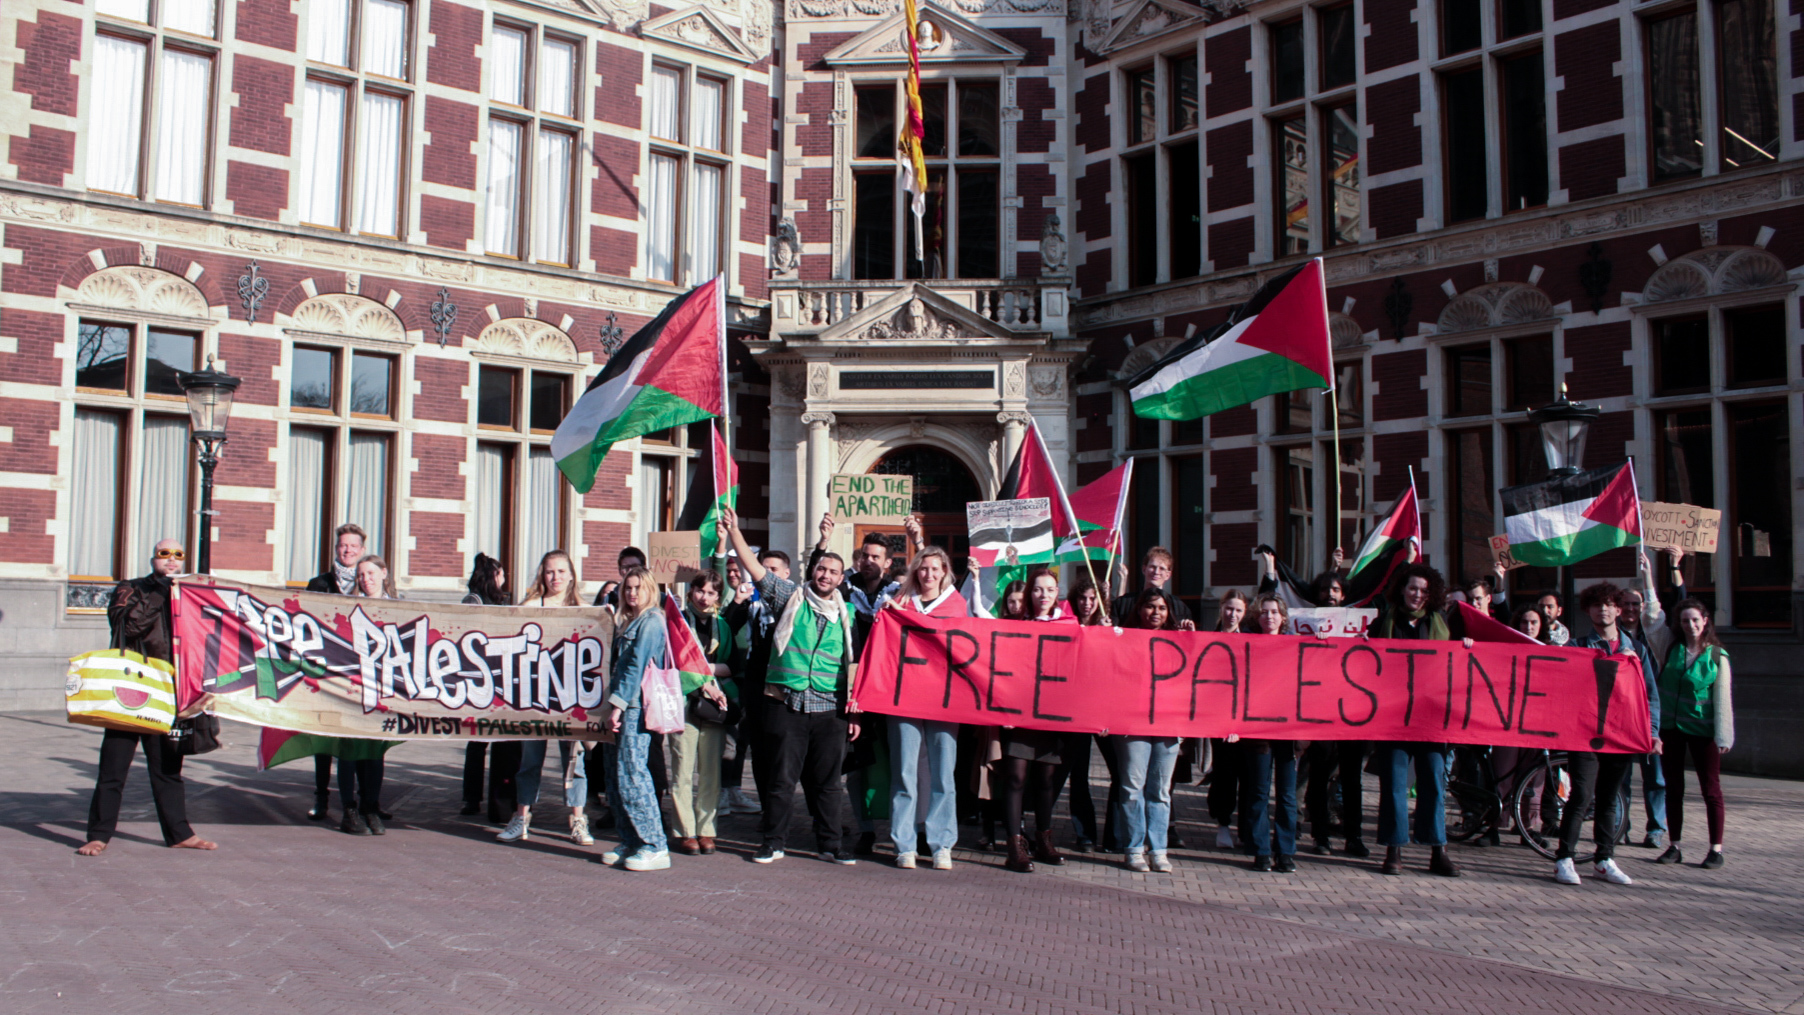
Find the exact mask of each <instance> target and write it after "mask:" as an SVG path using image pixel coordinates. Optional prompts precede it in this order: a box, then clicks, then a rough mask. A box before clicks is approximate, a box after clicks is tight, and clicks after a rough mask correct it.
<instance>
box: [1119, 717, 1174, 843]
mask: <svg viewBox="0 0 1804 1015" xmlns="http://www.w3.org/2000/svg"><path fill="white" fill-rule="evenodd" d="M1109 740H1110V742H1111V743H1112V744H1113V745H1114V749H1115V765H1116V768H1115V773H1116V776H1115V777H1116V780H1117V781H1118V782H1120V784H1121V786H1120V794H1119V800H1118V801H1117V803H1116V808H1117V813H1118V814H1119V817H1118V819H1117V822H1116V823H1117V824H1118V825H1119V826H1120V828H1121V829H1122V835H1123V837H1124V838H1125V839H1126V840H1127V842H1126V847H1127V848H1126V852H1127V855H1129V856H1137V855H1139V854H1142V853H1145V852H1146V851H1147V850H1149V849H1150V850H1151V851H1152V852H1154V853H1163V852H1165V836H1166V832H1167V831H1169V830H1170V826H1171V772H1172V769H1174V768H1176V767H1177V764H1178V738H1177V737H1110V738H1109Z"/></svg>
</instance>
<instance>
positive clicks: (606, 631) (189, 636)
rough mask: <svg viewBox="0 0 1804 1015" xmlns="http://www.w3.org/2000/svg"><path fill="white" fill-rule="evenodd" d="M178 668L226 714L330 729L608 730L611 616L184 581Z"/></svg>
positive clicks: (393, 733)
mask: <svg viewBox="0 0 1804 1015" xmlns="http://www.w3.org/2000/svg"><path fill="white" fill-rule="evenodd" d="M176 590H177V591H176V595H175V596H174V597H173V598H172V606H173V614H174V619H175V657H176V673H177V678H178V680H179V681H180V682H181V684H182V686H183V688H184V689H186V690H188V691H189V693H190V694H210V695H213V701H212V710H213V711H214V712H215V713H217V714H218V715H221V716H224V717H225V718H227V719H236V720H238V721H240V722H247V723H253V724H255V725H258V726H267V727H270V728H272V729H279V730H290V731H293V732H296V733H314V734H322V735H326V736H335V737H375V738H379V739H384V740H399V739H410V738H422V737H423V738H431V739H470V740H500V739H510V738H515V737H529V738H535V739H538V738H557V739H579V740H605V739H611V738H610V737H609V736H607V735H605V734H603V732H602V730H601V721H600V719H601V717H600V715H599V714H598V713H597V712H594V711H591V710H592V709H598V708H599V707H600V705H601V703H602V699H603V698H604V696H605V695H606V689H607V682H608V650H609V642H610V641H611V640H612V638H613V631H614V625H613V620H612V618H611V617H610V616H609V615H608V614H607V613H606V612H605V611H603V610H599V609H586V608H579V607H571V608H564V609H540V608H533V607H520V608H497V607H488V606H452V605H445V604H440V603H431V604H426V603H409V602H406V601H404V600H395V599H365V598H362V597H355V596H333V595H324V594H320V593H311V592H296V591H294V590H292V589H273V588H262V587H259V586H255V585H238V584H234V583H230V582H220V583H215V584H206V583H204V582H196V581H182V582H178V583H177V584H176Z"/></svg>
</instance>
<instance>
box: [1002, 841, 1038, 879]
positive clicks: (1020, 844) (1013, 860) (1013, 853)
mask: <svg viewBox="0 0 1804 1015" xmlns="http://www.w3.org/2000/svg"><path fill="white" fill-rule="evenodd" d="M1002 866H1004V867H1006V868H1008V869H1009V870H1012V871H1014V872H1015V873H1017V874H1031V873H1033V869H1034V861H1033V854H1032V853H1030V852H1028V849H1027V836H1025V835H1011V836H1009V840H1008V859H1007V860H1005V861H1003V863H1002Z"/></svg>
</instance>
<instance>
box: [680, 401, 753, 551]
mask: <svg viewBox="0 0 1804 1015" xmlns="http://www.w3.org/2000/svg"><path fill="white" fill-rule="evenodd" d="M708 433H709V434H711V435H712V437H711V439H710V440H709V445H710V448H711V450H710V453H709V461H710V463H711V465H712V467H711V468H703V467H700V464H701V463H699V462H698V463H696V468H695V475H694V476H693V477H691V479H690V480H689V493H688V494H687V495H686V496H685V497H684V499H683V513H682V514H681V515H679V516H678V517H677V521H676V527H677V531H679V532H693V531H699V532H701V534H702V553H701V556H702V560H703V561H704V562H705V561H706V560H707V559H708V558H709V557H719V556H723V555H724V554H725V553H726V548H725V547H723V546H721V545H720V509H721V508H723V507H728V508H731V507H737V506H738V502H739V466H738V465H736V464H735V463H734V462H733V456H732V455H730V454H728V453H727V442H726V440H725V439H724V438H722V437H721V435H720V428H719V427H712V426H711V427H709V428H708Z"/></svg>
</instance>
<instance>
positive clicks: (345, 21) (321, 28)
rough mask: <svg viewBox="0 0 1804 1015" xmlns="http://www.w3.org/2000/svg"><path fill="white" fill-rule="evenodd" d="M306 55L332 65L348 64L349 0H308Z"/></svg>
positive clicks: (349, 50)
mask: <svg viewBox="0 0 1804 1015" xmlns="http://www.w3.org/2000/svg"><path fill="white" fill-rule="evenodd" d="M305 9H306V11H307V59H309V60H316V61H318V62H320V63H329V64H332V65H333V66H335V67H349V66H350V65H351V0H310V2H309V3H307V4H306V6H305Z"/></svg>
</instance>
